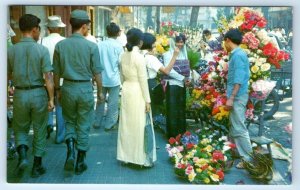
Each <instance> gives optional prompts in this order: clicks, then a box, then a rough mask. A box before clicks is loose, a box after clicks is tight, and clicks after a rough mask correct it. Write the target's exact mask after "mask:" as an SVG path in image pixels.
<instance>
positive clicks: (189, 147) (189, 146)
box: [186, 143, 194, 149]
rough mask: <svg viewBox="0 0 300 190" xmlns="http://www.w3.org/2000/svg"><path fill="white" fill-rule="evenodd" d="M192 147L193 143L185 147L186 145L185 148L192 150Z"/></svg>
mask: <svg viewBox="0 0 300 190" xmlns="http://www.w3.org/2000/svg"><path fill="white" fill-rule="evenodd" d="M193 147H194V144H193V143H188V144H187V145H186V148H187V149H191V148H193Z"/></svg>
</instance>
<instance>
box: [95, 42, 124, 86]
mask: <svg viewBox="0 0 300 190" xmlns="http://www.w3.org/2000/svg"><path fill="white" fill-rule="evenodd" d="M98 48H99V54H100V64H101V66H102V68H103V69H104V70H103V71H102V72H101V75H102V85H103V86H104V87H114V86H118V85H120V84H121V80H120V71H119V65H120V55H121V53H123V52H124V50H123V47H122V45H121V44H120V42H118V41H117V40H115V39H113V38H108V39H107V40H105V41H103V42H100V43H98Z"/></svg>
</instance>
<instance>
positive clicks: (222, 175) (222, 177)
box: [216, 170, 224, 180]
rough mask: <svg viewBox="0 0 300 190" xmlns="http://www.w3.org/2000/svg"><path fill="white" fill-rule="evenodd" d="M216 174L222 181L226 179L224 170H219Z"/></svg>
mask: <svg viewBox="0 0 300 190" xmlns="http://www.w3.org/2000/svg"><path fill="white" fill-rule="evenodd" d="M216 174H217V175H218V176H219V179H220V180H223V179H224V172H223V171H222V170H218V171H217V172H216Z"/></svg>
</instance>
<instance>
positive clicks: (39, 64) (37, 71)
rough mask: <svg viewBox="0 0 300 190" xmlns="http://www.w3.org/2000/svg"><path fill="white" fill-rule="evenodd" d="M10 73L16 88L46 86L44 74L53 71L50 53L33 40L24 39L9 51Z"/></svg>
mask: <svg viewBox="0 0 300 190" xmlns="http://www.w3.org/2000/svg"><path fill="white" fill-rule="evenodd" d="M7 59H8V68H7V69H8V73H12V77H13V81H14V85H15V86H19V87H28V86H34V85H44V78H43V73H46V72H51V71H52V70H53V68H52V66H51V61H50V55H49V51H48V49H47V48H46V47H44V46H42V45H41V44H38V43H36V41H35V40H34V39H33V38H28V37H26V38H22V39H21V41H20V42H19V43H17V44H15V45H14V46H12V47H10V48H9V49H8V56H7Z"/></svg>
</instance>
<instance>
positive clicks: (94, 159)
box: [7, 98, 292, 185]
mask: <svg viewBox="0 0 300 190" xmlns="http://www.w3.org/2000/svg"><path fill="white" fill-rule="evenodd" d="M274 118H275V119H274V120H270V121H267V124H268V125H267V127H266V128H265V133H264V135H266V136H267V137H268V138H272V139H274V140H275V141H277V142H279V143H281V144H282V145H283V146H284V147H285V148H291V141H290V140H288V139H289V138H291V137H290V135H289V134H287V133H286V132H285V131H284V127H285V126H286V125H287V124H288V123H289V122H291V121H292V98H286V99H284V100H283V101H282V102H281V104H280V108H279V111H278V112H277V113H276V114H275V115H274ZM250 128H251V131H254V132H255V130H256V129H255V128H256V127H255V126H250ZM117 135H118V132H117V129H116V130H113V131H109V132H105V131H104V129H103V128H101V129H94V128H91V132H90V150H89V151H88V152H87V159H86V161H87V164H88V170H87V171H86V172H84V173H83V174H82V175H79V176H77V175H74V176H72V177H65V176H64V171H63V167H64V163H65V159H66V145H65V144H54V136H55V135H54V133H52V136H51V138H50V139H49V140H48V145H47V155H46V156H45V157H44V159H43V164H44V166H45V167H46V168H47V173H46V174H45V175H43V176H42V177H39V178H31V177H30V172H31V167H32V161H33V157H32V156H31V152H30V150H31V149H30V150H29V152H28V153H29V155H30V157H29V159H30V167H29V168H28V169H27V170H26V171H25V173H24V175H23V177H18V176H15V175H14V169H15V167H16V165H17V159H14V160H8V161H7V171H8V172H7V182H8V183H56V184H62V183H83V184H189V182H187V181H184V180H182V179H180V178H178V177H176V175H175V174H174V172H173V166H172V164H171V163H170V161H169V158H168V154H167V152H166V151H165V148H164V147H165V145H166V143H167V138H166V137H165V136H164V134H163V133H162V132H161V131H159V130H157V131H156V142H157V146H158V147H159V149H157V162H156V164H155V166H154V167H153V168H140V167H137V166H133V165H122V164H121V163H120V162H118V161H117V160H116V154H117V153H116V151H117ZM273 160H274V165H275V172H274V178H273V180H272V181H271V182H269V184H280V185H285V184H291V179H289V177H287V176H286V175H285V174H286V172H287V167H288V162H287V161H283V160H275V159H273ZM236 162H237V161H236ZM222 184H224V185H225V184H226V185H234V184H245V185H259V184H262V183H260V182H258V181H254V180H252V179H250V178H249V176H248V174H247V172H246V171H245V170H240V169H236V168H235V167H232V168H231V170H230V171H229V172H228V173H226V174H225V180H224V182H223V183H222Z"/></svg>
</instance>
